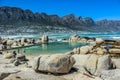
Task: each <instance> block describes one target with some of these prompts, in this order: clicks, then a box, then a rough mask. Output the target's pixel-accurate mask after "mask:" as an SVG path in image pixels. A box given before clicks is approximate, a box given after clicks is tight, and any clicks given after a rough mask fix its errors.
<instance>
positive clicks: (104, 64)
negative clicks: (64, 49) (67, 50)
mask: <svg viewBox="0 0 120 80" xmlns="http://www.w3.org/2000/svg"><path fill="white" fill-rule="evenodd" d="M72 57H74V59H75V61H76V63H75V65H74V67H75V68H77V69H78V70H79V71H80V72H82V73H87V74H92V75H97V76H98V75H100V73H101V71H103V70H109V69H111V68H112V67H113V66H112V65H113V64H112V61H111V57H110V56H109V55H103V56H101V55H96V54H88V55H77V54H76V55H73V56H72Z"/></svg>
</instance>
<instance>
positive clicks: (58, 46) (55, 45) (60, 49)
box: [19, 42, 87, 55]
mask: <svg viewBox="0 0 120 80" xmlns="http://www.w3.org/2000/svg"><path fill="white" fill-rule="evenodd" d="M84 45H87V44H82V43H69V42H51V43H49V44H41V45H37V46H32V47H26V48H20V49H19V50H20V52H23V51H25V52H26V53H27V54H31V55H39V54H56V53H66V52H68V51H71V50H73V49H74V48H77V47H81V46H84Z"/></svg>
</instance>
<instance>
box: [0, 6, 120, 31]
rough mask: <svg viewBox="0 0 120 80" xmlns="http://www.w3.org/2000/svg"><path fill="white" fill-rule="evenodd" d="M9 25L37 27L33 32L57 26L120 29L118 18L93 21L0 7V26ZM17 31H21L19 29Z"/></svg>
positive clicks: (101, 29) (83, 28)
mask: <svg viewBox="0 0 120 80" xmlns="http://www.w3.org/2000/svg"><path fill="white" fill-rule="evenodd" d="M11 26H12V28H13V29H17V28H18V29H20V28H24V29H28V28H30V30H33V31H32V32H34V29H37V30H38V31H35V33H37V32H39V31H42V30H43V32H45V31H50V30H52V31H54V30H56V29H57V28H58V29H59V28H60V30H62V28H63V30H75V31H76V30H77V31H89V32H98V31H99V32H116V31H119V30H120V20H100V21H94V20H93V19H92V18H90V17H85V18H82V16H79V17H76V16H75V15H74V14H69V15H66V16H63V17H59V16H58V15H56V14H54V15H47V14H46V13H33V12H32V11H31V10H28V9H27V10H23V9H21V8H17V7H7V6H6V7H0V28H1V29H2V28H3V29H4V28H7V29H5V30H7V31H8V30H9V29H10V28H11ZM31 28H32V29H31ZM40 29H42V30H40ZM18 31H19V32H21V30H18ZM18 31H17V32H18ZM26 31H27V30H26ZM24 32H25V31H24Z"/></svg>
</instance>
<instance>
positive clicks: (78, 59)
mask: <svg viewBox="0 0 120 80" xmlns="http://www.w3.org/2000/svg"><path fill="white" fill-rule="evenodd" d="M72 57H73V58H74V59H75V64H74V65H73V67H74V68H76V69H78V71H79V72H81V73H88V72H87V71H86V70H85V64H86V61H87V60H88V58H89V57H90V55H89V54H88V55H79V54H75V55H72Z"/></svg>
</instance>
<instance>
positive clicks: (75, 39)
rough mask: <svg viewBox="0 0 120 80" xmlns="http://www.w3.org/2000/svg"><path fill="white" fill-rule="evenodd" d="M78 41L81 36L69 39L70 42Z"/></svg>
mask: <svg viewBox="0 0 120 80" xmlns="http://www.w3.org/2000/svg"><path fill="white" fill-rule="evenodd" d="M78 40H80V36H79V35H73V36H71V37H70V38H69V41H70V42H77V41H78Z"/></svg>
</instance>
